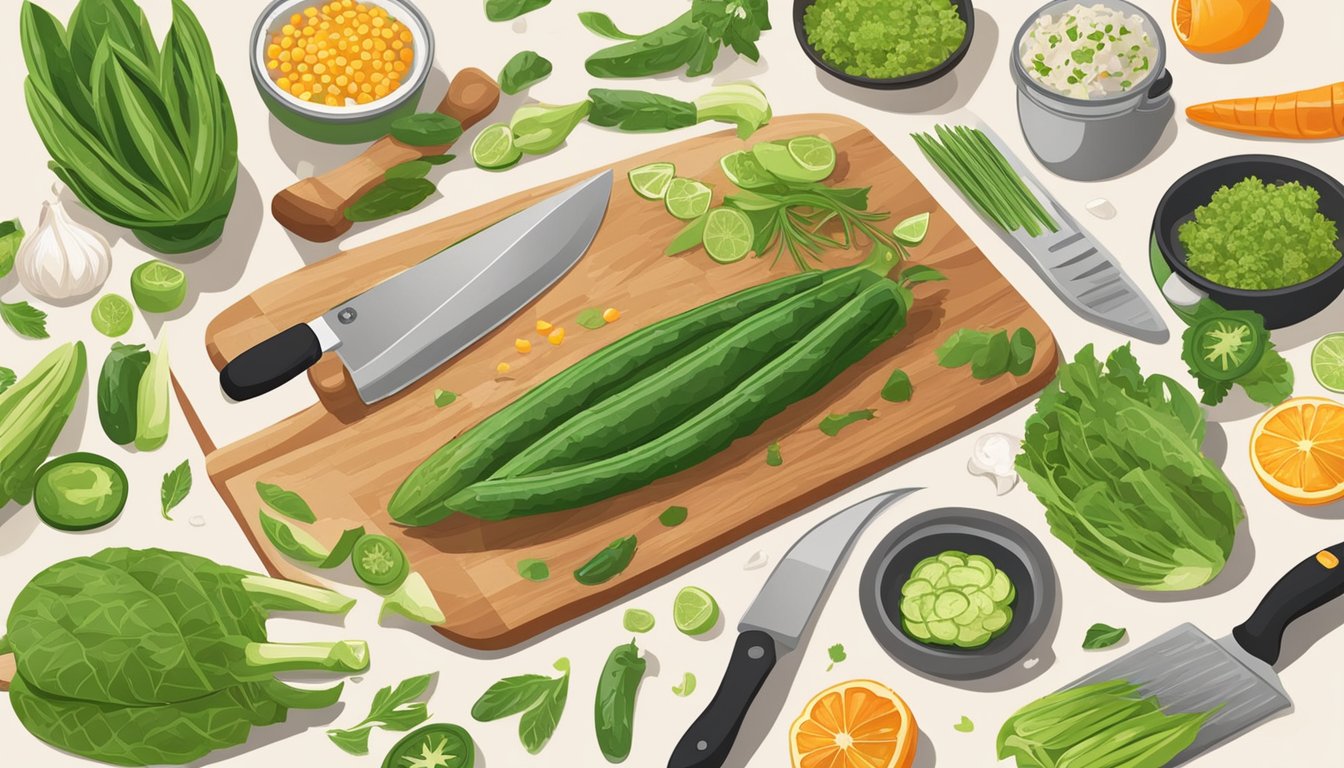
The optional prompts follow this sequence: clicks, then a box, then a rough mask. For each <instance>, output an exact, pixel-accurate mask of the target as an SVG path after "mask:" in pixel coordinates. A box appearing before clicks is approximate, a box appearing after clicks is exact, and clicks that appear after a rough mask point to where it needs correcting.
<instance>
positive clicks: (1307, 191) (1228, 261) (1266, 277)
mask: <svg viewBox="0 0 1344 768" xmlns="http://www.w3.org/2000/svg"><path fill="white" fill-rule="evenodd" d="M1320 199H1321V196H1320V193H1318V192H1317V191H1316V190H1315V189H1313V188H1311V187H1307V186H1303V185H1302V184H1299V183H1298V182H1296V181H1294V182H1289V183H1287V184H1266V183H1264V182H1263V181H1261V180H1260V179H1258V178H1256V177H1254V176H1252V177H1250V178H1248V179H1244V180H1242V181H1240V182H1238V183H1237V184H1236V185H1234V186H1232V187H1230V188H1229V187H1222V188H1221V189H1219V190H1218V191H1217V192H1214V193H1213V199H1212V200H1210V201H1209V204H1208V205H1203V206H1200V207H1199V208H1196V209H1195V218H1194V220H1193V221H1188V222H1186V223H1185V224H1182V225H1181V228H1180V240H1181V246H1182V247H1183V248H1185V252H1186V255H1187V257H1188V258H1187V262H1186V263H1187V264H1188V265H1189V266H1190V268H1191V269H1193V270H1194V271H1196V272H1198V273H1199V274H1201V275H1203V276H1204V277H1206V278H1208V279H1210V280H1212V281H1213V282H1215V283H1218V284H1219V285H1225V286H1228V287H1230V288H1239V289H1241V290H1251V291H1261V290H1271V289H1274V288H1284V287H1287V286H1290V285H1297V284H1299V283H1304V282H1306V281H1308V280H1310V279H1312V278H1313V277H1316V276H1317V275H1319V274H1321V273H1322V272H1325V271H1326V270H1327V269H1329V268H1330V267H1332V266H1334V264H1335V263H1336V262H1337V261H1339V259H1340V252H1339V249H1338V248H1336V247H1335V240H1336V239H1337V238H1338V237H1339V230H1338V228H1337V226H1336V224H1335V222H1333V221H1331V220H1330V219H1327V218H1326V217H1325V216H1324V215H1322V214H1321V212H1320V210H1319V208H1318V207H1317V204H1318V203H1319V202H1320Z"/></svg>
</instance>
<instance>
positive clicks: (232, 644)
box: [0, 549, 369, 766]
mask: <svg viewBox="0 0 1344 768" xmlns="http://www.w3.org/2000/svg"><path fill="white" fill-rule="evenodd" d="M352 605H354V601H353V600H350V599H348V598H345V597H343V596H341V595H338V594H336V593H335V592H331V591H329V590H325V589H318V588H316V587H308V586H303V585H301V584H294V583H292V582H288V581H281V580H279V579H272V578H269V577H266V576H262V575H261V574H256V573H249V572H247V571H243V570H239V569H236V568H230V567H228V566H223V565H217V564H215V563H213V562H211V561H209V560H206V559H204V558H201V557H197V556H195V555H188V554H184V553H181V552H169V551H165V550H161V549H145V550H134V549H105V550H103V551H101V552H99V553H97V554H95V555H92V556H89V557H77V558H74V559H71V560H66V561H63V562H60V563H57V564H55V565H52V566H51V567H49V568H47V569H46V570H44V571H42V572H41V573H39V574H38V575H37V576H35V577H33V579H32V581H30V582H29V583H28V585H27V586H26V587H24V588H23V590H22V591H21V592H20V593H19V596H18V597H17V598H16V599H15V601H14V607H13V608H12V609H11V611H10V614H9V617H8V620H7V629H8V633H9V634H8V636H7V637H6V638H3V639H0V646H3V647H8V648H9V649H11V650H12V651H13V652H14V655H15V659H16V661H17V666H18V674H16V675H15V676H14V679H13V681H12V683H11V687H10V692H9V700H10V704H11V705H12V706H13V707H14V712H15V714H16V715H18V718H19V721H20V722H21V723H23V725H24V727H25V728H26V729H28V732H29V733H31V734H33V735H34V736H36V737H37V738H39V739H41V740H42V741H45V742H47V743H48V744H51V745H52V746H54V747H56V748H58V749H62V750H65V751H67V752H71V753H74V754H77V755H81V756H83V757H87V758H90V759H92V760H97V761H100V762H104V763H113V764H117V765H129V766H146V765H161V764H172V765H177V764H182V763H189V762H193V761H195V760H198V759H200V758H201V757H204V756H205V755H207V754H209V753H210V752H213V751H215V750H218V749H224V748H226V747H233V746H236V745H239V744H243V743H245V742H246V741H247V740H248V736H249V732H250V731H251V729H252V726H265V725H271V724H274V723H280V722H284V720H285V719H286V716H287V714H288V710H289V709H292V708H299V709H322V708H325V707H328V706H331V705H332V704H335V703H336V701H337V699H338V698H339V696H340V693H341V685H342V684H336V685H334V686H331V687H328V688H324V689H320V690H313V689H307V688H295V687H291V686H290V685H287V684H285V683H282V682H280V681H279V680H277V679H275V678H274V675H275V674H276V673H281V672H299V671H308V670H311V671H319V672H336V673H341V674H355V673H359V672H363V671H364V670H366V669H368V666H369V653H368V646H367V645H366V644H365V643H363V642H360V641H354V640H345V641H339V642H325V643H272V642H270V641H269V639H268V638H267V636H266V620H267V618H268V616H269V614H271V613H272V612H275V611H317V612H321V613H329V614H343V613H345V612H347V611H349V610H350V607H351V606H352ZM127 616H134V617H135V620H134V621H118V620H115V619H116V618H117V617H127ZM98 617H104V618H103V619H101V620H100V619H99V618H98ZM109 618H110V619H114V620H110V621H109V620H107V619H109Z"/></svg>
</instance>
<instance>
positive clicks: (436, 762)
mask: <svg viewBox="0 0 1344 768" xmlns="http://www.w3.org/2000/svg"><path fill="white" fill-rule="evenodd" d="M475 764H476V742H475V741H473V740H472V738H471V734H469V733H467V731H466V729H465V728H463V727H462V726H460V725H454V724H452V723H430V724H429V725H426V726H424V727H423V728H417V729H415V730H414V731H412V732H410V733H408V734H406V735H405V736H403V737H401V739H399V740H398V741H397V743H396V744H394V745H393V746H392V749H391V750H389V751H388V753H387V756H386V757H384V758H383V766H382V768H472V766H474V765H475Z"/></svg>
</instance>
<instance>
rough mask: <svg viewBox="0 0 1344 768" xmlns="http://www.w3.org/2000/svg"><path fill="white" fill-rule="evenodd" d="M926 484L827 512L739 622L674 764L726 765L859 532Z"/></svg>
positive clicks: (684, 767)
mask: <svg viewBox="0 0 1344 768" xmlns="http://www.w3.org/2000/svg"><path fill="white" fill-rule="evenodd" d="M918 490H922V489H920V488H902V489H900V490H896V491H891V492H888V493H883V494H879V495H877V496H873V497H872V498H869V499H864V500H863V501H860V502H859V503H857V504H854V505H853V506H850V507H848V508H846V509H844V510H843V511H841V512H837V513H836V514H834V515H832V516H830V517H828V518H826V519H825V520H823V521H822V522H821V523H819V524H818V525H817V526H815V527H814V528H812V530H810V531H808V532H807V533H806V534H804V535H803V537H802V538H801V539H799V540H798V541H797V542H795V543H794V545H793V546H792V547H790V548H789V551H788V553H786V554H785V555H784V559H783V560H781V561H779V565H776V566H775V570H774V571H773V572H772V573H771V574H770V578H768V579H766V581H765V585H764V586H763V587H761V591H760V593H758V594H757V595H756V599H755V600H754V601H752V604H751V607H750V608H748V609H747V612H746V613H745V614H743V616H742V621H741V622H740V623H738V625H737V629H738V633H739V634H738V636H737V644H736V645H735V646H734V647H733V654H732V656H731V657H730V658H729V660H728V669H727V670H726V671H725V672H724V674H723V682H721V683H720V684H719V690H718V693H716V694H714V698H713V699H712V700H711V701H710V702H709V706H707V707H706V708H705V711H704V712H703V713H701V715H700V717H699V718H697V719H696V721H695V722H694V723H692V724H691V727H690V728H689V729H687V731H686V735H685V736H683V737H682V738H681V741H680V742H678V743H677V746H676V749H674V750H673V752H672V758H671V760H669V761H668V764H667V765H668V768H719V766H722V765H723V764H724V762H725V761H726V760H727V759H728V754H729V752H731V751H732V748H733V741H734V740H735V739H736V738H737V732H738V730H739V729H740V728H741V727H742V723H743V721H745V720H746V717H747V712H748V710H749V709H750V708H751V704H752V702H753V701H754V700H755V699H756V694H757V693H759V692H760V690H761V686H762V685H764V684H765V680H766V677H768V676H769V674H770V671H771V670H772V669H774V667H775V661H776V659H777V657H778V654H779V652H780V650H781V648H782V649H783V651H784V652H786V653H787V652H788V651H791V650H793V649H794V648H796V647H797V646H798V642H799V640H800V639H801V638H802V635H803V631H804V629H805V628H806V627H807V624H808V622H809V621H811V619H812V615H813V614H815V613H816V612H817V608H818V607H820V605H821V603H822V598H823V597H824V596H825V593H826V588H827V586H828V585H829V584H830V583H831V578H832V577H833V576H834V575H835V573H836V571H837V570H839V567H840V563H841V561H842V560H843V559H844V557H845V555H846V553H848V552H849V548H850V546H851V545H852V544H853V543H854V539H855V538H857V537H858V534H859V532H860V531H862V530H863V528H864V526H865V525H867V523H868V521H869V520H871V519H872V518H873V517H874V516H875V515H876V514H877V513H878V512H880V511H881V510H883V509H886V508H887V507H888V506H890V505H891V504H893V503H895V502H896V501H897V500H899V499H901V498H903V497H905V496H907V495H909V494H911V493H914V492H915V491H918Z"/></svg>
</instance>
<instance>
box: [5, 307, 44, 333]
mask: <svg viewBox="0 0 1344 768" xmlns="http://www.w3.org/2000/svg"><path fill="white" fill-rule="evenodd" d="M0 320H4V321H5V325H8V326H9V327H10V328H13V329H14V332H15V333H17V334H19V335H20V336H23V337H25V338H29V339H45V338H47V337H48V336H49V335H50V334H48V333H47V313H46V312H43V311H42V310H40V309H37V308H36V307H34V306H33V305H31V304H29V303H28V302H26V301H16V302H14V303H12V304H6V303H5V302H3V301H0Z"/></svg>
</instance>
